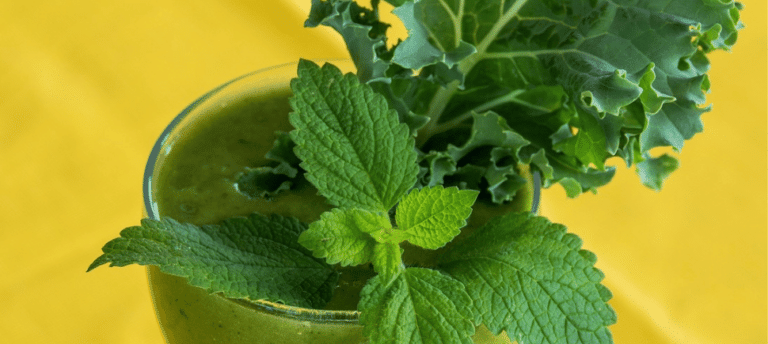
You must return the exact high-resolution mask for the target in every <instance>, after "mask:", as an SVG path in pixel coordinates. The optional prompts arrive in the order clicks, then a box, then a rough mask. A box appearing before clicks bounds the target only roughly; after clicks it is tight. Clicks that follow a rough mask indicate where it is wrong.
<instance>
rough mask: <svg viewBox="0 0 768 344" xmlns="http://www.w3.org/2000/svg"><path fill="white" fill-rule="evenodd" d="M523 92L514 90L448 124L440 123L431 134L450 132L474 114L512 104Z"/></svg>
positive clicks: (447, 122)
mask: <svg viewBox="0 0 768 344" xmlns="http://www.w3.org/2000/svg"><path fill="white" fill-rule="evenodd" d="M523 92H524V91H523V90H514V91H512V92H509V93H507V94H505V95H503V96H501V97H498V98H496V99H492V100H490V101H487V102H485V103H483V104H480V105H479V106H477V107H475V108H474V109H472V110H469V111H467V112H465V113H463V114H461V115H459V116H458V117H455V118H453V119H451V120H449V121H446V122H443V123H440V124H438V125H435V126H433V128H432V131H431V134H432V135H436V134H440V133H442V132H444V131H447V130H449V129H451V128H454V127H456V126H457V125H459V124H460V123H461V122H464V121H466V120H467V119H469V118H470V117H472V114H473V113H481V112H485V111H488V110H490V109H493V108H494V107H496V106H498V105H501V104H506V103H512V102H514V101H516V100H518V99H517V96H518V95H520V94H522V93H523Z"/></svg>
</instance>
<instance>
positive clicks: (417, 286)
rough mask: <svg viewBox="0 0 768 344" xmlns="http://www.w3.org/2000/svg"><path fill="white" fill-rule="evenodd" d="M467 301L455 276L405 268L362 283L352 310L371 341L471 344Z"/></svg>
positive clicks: (471, 326)
mask: <svg viewBox="0 0 768 344" xmlns="http://www.w3.org/2000/svg"><path fill="white" fill-rule="evenodd" d="M471 305H472V299H471V298H470V297H469V295H468V294H467V292H466V291H464V286H463V285H462V284H461V283H460V282H459V281H457V280H455V279H453V278H451V277H450V276H448V275H445V274H443V273H440V272H439V271H436V270H430V269H424V268H408V269H405V271H403V272H402V273H400V274H399V275H397V277H396V278H394V279H391V280H390V279H389V278H387V277H384V276H382V275H379V276H376V277H374V278H372V279H371V280H369V281H368V284H366V286H365V287H364V288H363V290H362V292H361V293H360V303H359V305H358V309H359V310H360V311H361V314H360V323H361V324H362V325H363V333H364V334H365V335H366V337H368V338H369V339H370V342H371V343H373V344H379V343H395V344H420V343H444V344H449V343H450V344H453V343H456V344H471V343H472V339H471V338H470V337H471V336H472V334H474V332H475V326H474V325H473V324H472V322H471V319H472V317H473V315H472V307H471Z"/></svg>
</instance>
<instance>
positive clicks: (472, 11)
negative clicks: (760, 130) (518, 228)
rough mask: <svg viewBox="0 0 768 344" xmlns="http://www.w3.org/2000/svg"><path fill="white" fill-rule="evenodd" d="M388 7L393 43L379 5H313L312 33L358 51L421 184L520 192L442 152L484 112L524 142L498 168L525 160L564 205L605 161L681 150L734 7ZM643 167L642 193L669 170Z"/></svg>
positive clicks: (713, 2) (500, 198) (606, 173)
mask: <svg viewBox="0 0 768 344" xmlns="http://www.w3.org/2000/svg"><path fill="white" fill-rule="evenodd" d="M388 2H389V3H391V4H392V5H394V6H395V7H396V8H395V10H394V11H393V13H394V14H395V15H397V16H398V17H399V18H400V19H401V20H402V22H403V23H404V24H405V26H406V28H407V29H408V30H409V35H408V37H407V38H406V39H405V40H404V41H403V42H400V43H399V44H396V45H395V46H392V47H389V48H387V46H386V45H385V42H386V40H387V37H386V30H385V28H386V27H387V24H386V23H383V22H381V21H380V20H379V17H378V15H377V13H378V10H377V9H376V3H377V2H374V3H372V6H373V7H374V8H373V9H372V10H364V9H362V10H361V9H360V7H359V6H356V5H354V2H353V1H351V0H329V1H314V2H313V10H312V16H311V20H310V21H308V26H317V25H327V26H330V27H333V28H334V29H336V30H337V31H339V32H341V33H342V36H343V38H344V39H345V41H346V42H347V46H348V47H349V48H350V51H356V52H359V51H362V52H365V54H361V53H353V54H352V58H353V61H354V62H355V65H356V66H357V68H358V70H364V71H366V72H365V73H363V74H360V77H361V79H362V80H364V81H366V82H368V83H370V84H371V85H372V87H373V88H374V89H376V90H377V92H379V93H381V94H382V95H384V96H385V97H386V99H387V102H388V103H389V104H390V106H391V107H392V108H393V109H396V110H397V111H398V113H399V115H400V117H401V121H402V122H403V123H408V124H409V125H410V126H411V130H412V131H413V132H416V133H418V137H417V148H418V149H420V150H422V151H423V152H424V155H422V156H423V157H424V158H423V159H420V164H421V167H422V169H424V172H423V173H422V175H423V176H424V179H425V180H427V181H429V182H432V183H434V182H444V183H445V184H444V185H446V186H450V185H456V186H460V185H479V186H480V187H482V188H483V189H484V191H487V192H488V193H489V194H491V195H493V201H494V202H496V203H501V202H504V201H507V200H508V199H509V195H513V194H514V192H515V191H516V190H517V188H519V187H520V186H521V185H520V183H519V182H518V181H517V179H518V178H519V173H517V172H516V170H515V169H511V170H507V171H504V172H503V173H498V172H495V171H494V170H495V169H497V166H495V165H496V164H487V163H486V164H485V165H477V164H472V163H471V162H469V161H466V159H463V160H464V161H462V160H457V159H449V158H447V157H445V155H443V156H440V154H444V153H447V148H448V147H450V145H453V146H455V147H462V146H465V145H466V144H467V143H468V141H467V140H468V138H469V137H470V136H473V135H474V134H472V133H471V130H473V129H471V128H472V127H473V124H472V123H473V121H477V118H476V117H474V116H476V114H483V113H485V112H487V111H493V112H494V113H496V114H498V115H499V116H501V117H502V118H503V119H504V124H503V126H508V127H509V129H508V130H509V131H512V132H514V133H516V134H518V135H520V136H521V137H522V138H524V139H525V140H526V143H525V144H524V145H523V146H522V147H519V152H518V154H511V155H509V156H508V159H509V160H511V163H509V164H506V165H507V166H514V165H516V164H531V165H532V167H533V168H534V169H535V170H539V171H540V172H541V174H542V177H543V183H544V186H545V187H547V186H550V185H552V184H554V183H560V184H561V185H562V186H563V187H564V188H565V190H566V192H567V194H568V196H571V197H574V196H576V195H578V194H580V193H582V192H585V191H595V190H596V188H597V187H599V186H602V185H605V184H606V183H608V182H609V181H610V179H611V178H612V176H613V174H614V168H613V167H611V166H606V161H607V160H608V159H610V158H612V157H619V158H621V159H623V160H624V161H625V163H626V164H627V165H628V166H629V165H632V164H635V163H640V162H642V161H646V160H648V159H654V157H652V156H651V155H650V154H649V151H650V150H651V149H653V148H655V147H659V146H672V147H673V148H674V149H676V150H679V149H681V148H682V146H683V142H684V141H685V140H687V139H690V138H691V137H693V136H694V135H695V134H696V133H698V132H701V130H702V123H701V120H700V116H701V114H702V113H704V112H706V111H708V109H709V108H705V107H702V106H703V104H705V102H706V100H705V97H704V94H705V93H706V92H707V91H708V90H709V81H708V79H707V76H706V72H707V70H708V69H709V61H708V58H707V54H708V53H710V52H712V51H714V50H717V49H723V50H728V49H730V47H731V46H732V45H733V44H734V43H735V41H736V38H737V35H738V30H739V29H740V28H741V27H742V24H741V22H740V21H739V9H741V7H742V6H741V4H739V3H738V2H732V1H720V0H674V1H666V2H654V1H632V0H620V1H608V0H598V1H588V2H585V1H541V0H538V1H535V0H518V1H507V0H488V1H482V2H479V1H459V2H455V1H454V2H450V1H448V2H446V1H442V0H419V1H401V0H398V1H394V0H393V1H388ZM353 32H354V34H353ZM363 42H365V44H363ZM505 130H507V129H505ZM483 134H485V133H481V136H482V135H483ZM492 147H501V148H505V149H508V148H510V147H506V146H503V145H498V144H492ZM514 149H518V148H514ZM471 154H472V155H475V154H485V153H483V152H472V153H471ZM534 157H535V158H534ZM669 159H673V158H672V157H671V156H670V157H668V158H664V159H663V160H665V161H667V160H669ZM436 160H439V163H436ZM485 162H488V160H487V159H486V160H485ZM651 164H653V163H651ZM467 169H469V170H471V171H473V173H465V171H467ZM641 169H642V170H643V176H644V178H646V179H644V184H646V185H649V186H651V187H655V186H657V185H658V184H657V183H648V182H647V180H648V179H652V180H659V179H663V178H664V175H665V174H666V173H668V172H669V171H668V169H658V168H644V167H641ZM489 170H490V172H489ZM650 174H653V175H650ZM476 176H482V180H481V181H479V182H478V181H477V180H475V177H476ZM446 177H452V178H446ZM507 181H509V182H507Z"/></svg>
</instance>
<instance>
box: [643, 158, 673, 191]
mask: <svg viewBox="0 0 768 344" xmlns="http://www.w3.org/2000/svg"><path fill="white" fill-rule="evenodd" d="M679 165H680V164H679V162H678V161H677V159H675V158H673V157H671V156H669V155H667V154H664V155H662V156H660V157H658V158H649V159H646V160H645V161H643V162H641V163H639V164H637V174H639V175H640V180H641V181H642V182H643V185H645V186H647V187H649V188H651V189H654V190H657V191H658V190H661V185H662V184H664V180H665V179H667V177H669V175H670V174H671V173H672V172H674V171H675V170H676V169H677V167H678V166H679Z"/></svg>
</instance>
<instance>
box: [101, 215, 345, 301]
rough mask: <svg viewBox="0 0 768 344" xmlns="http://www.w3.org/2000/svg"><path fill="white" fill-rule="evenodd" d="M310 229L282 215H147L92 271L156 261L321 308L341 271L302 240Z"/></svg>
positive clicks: (213, 287) (259, 295) (217, 287)
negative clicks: (186, 219) (213, 221)
mask: <svg viewBox="0 0 768 344" xmlns="http://www.w3.org/2000/svg"><path fill="white" fill-rule="evenodd" d="M305 229H306V225H304V224H303V223H301V222H299V220H297V219H295V218H288V217H281V216H277V215H273V216H271V217H266V216H263V215H260V214H253V215H250V216H249V217H247V218H246V217H237V218H231V219H227V220H224V221H223V222H221V223H220V224H217V225H204V226H195V225H192V224H187V223H179V222H176V221H175V220H172V219H169V218H166V219H163V220H160V221H157V220H152V219H144V220H142V221H141V226H135V227H129V228H126V229H124V230H123V231H122V232H121V233H120V237H119V238H116V239H113V240H112V241H110V242H108V243H107V244H106V245H104V247H103V248H102V251H103V252H104V254H103V255H101V256H100V257H98V258H97V259H96V260H95V261H94V262H93V263H92V264H91V266H90V267H89V268H88V271H90V270H93V269H94V268H96V267H98V266H100V265H103V264H107V263H109V264H110V266H126V265H130V264H139V265H155V266H158V267H159V268H160V270H161V271H163V272H165V273H168V274H171V275H176V276H180V277H184V278H186V279H187V281H188V282H189V284H191V285H193V286H196V287H200V288H203V289H206V290H208V292H210V293H223V294H224V296H227V297H231V298H248V299H251V300H259V299H266V300H270V301H276V302H278V301H279V302H284V303H286V304H290V305H297V306H302V307H315V308H317V307H322V306H323V305H325V303H326V302H327V301H328V300H330V297H331V294H332V292H333V288H334V287H335V285H336V280H337V279H338V275H337V273H336V272H335V271H334V270H333V268H332V267H330V266H329V265H327V264H325V263H324V262H323V261H321V260H319V259H317V258H314V257H312V254H311V253H310V252H309V251H307V250H306V249H304V248H303V247H301V245H299V243H298V237H299V233H301V232H302V231H304V230H305Z"/></svg>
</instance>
